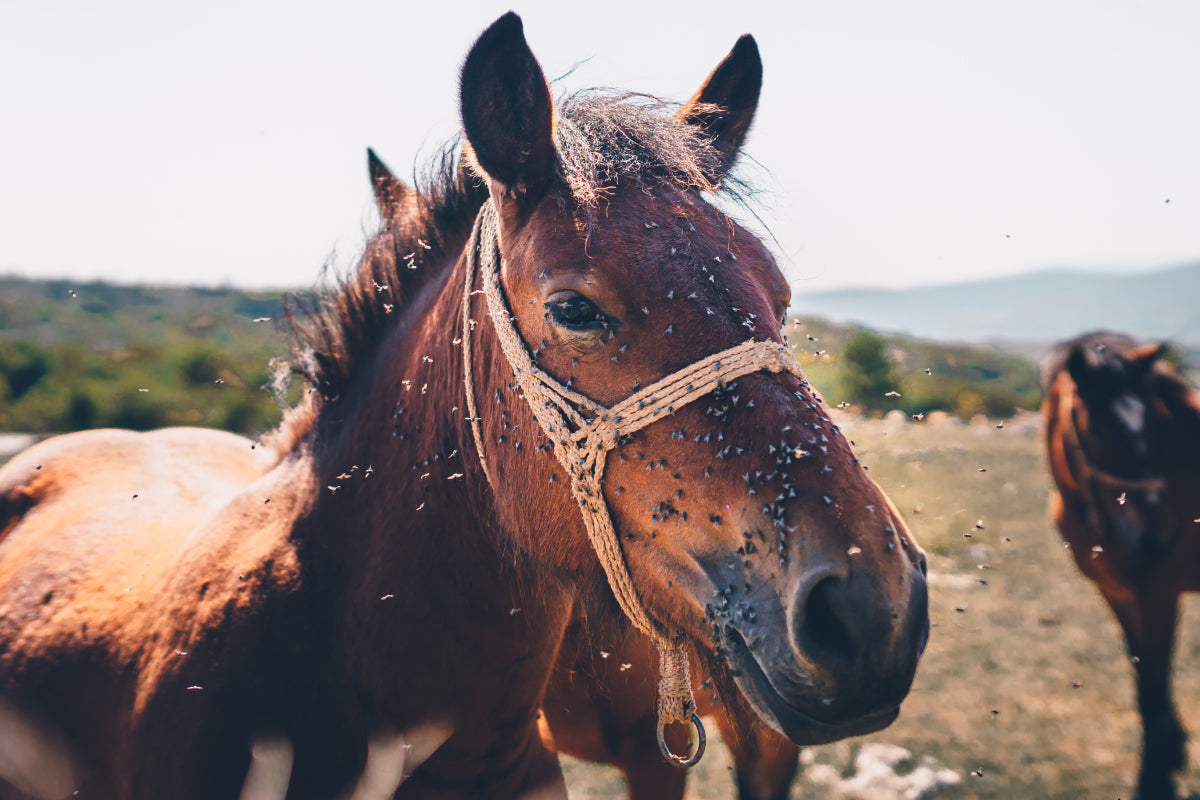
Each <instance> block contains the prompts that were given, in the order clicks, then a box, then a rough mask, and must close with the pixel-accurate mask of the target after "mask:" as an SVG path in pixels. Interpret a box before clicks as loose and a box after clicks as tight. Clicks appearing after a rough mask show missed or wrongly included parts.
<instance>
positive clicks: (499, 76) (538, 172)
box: [460, 11, 557, 202]
mask: <svg viewBox="0 0 1200 800" xmlns="http://www.w3.org/2000/svg"><path fill="white" fill-rule="evenodd" d="M460 98H461V102H462V119H463V131H464V132H465V133H466V138H467V144H468V145H469V146H470V147H469V149H470V151H471V154H473V157H474V160H475V163H476V164H477V165H478V166H479V168H480V169H481V170H482V171H483V172H484V173H485V174H486V176H487V178H488V179H489V183H490V185H491V189H492V194H493V196H498V197H499V198H504V197H512V198H516V199H521V200H524V201H528V202H536V201H537V200H539V199H541V197H542V195H543V194H544V193H545V192H546V190H547V188H548V187H549V185H550V181H551V179H552V177H553V176H554V174H555V163H556V158H557V156H556V154H555V150H554V103H553V100H552V99H551V97H550V87H549V86H548V85H547V84H546V76H545V75H543V74H542V68H541V67H540V66H538V62H537V59H535V58H534V57H533V53H532V52H531V51H530V49H529V45H528V44H527V43H526V42H525V31H524V27H523V26H522V25H521V18H520V17H518V16H517V15H516V14H514V13H513V12H511V11H510V12H508V13H507V14H505V15H504V16H502V17H501V18H500V19H498V20H496V21H495V22H493V23H492V26H491V27H490V28H488V29H487V30H486V31H484V32H483V34H482V35H481V36H480V37H479V40H478V41H476V42H475V45H474V46H473V47H472V48H471V52H470V53H468V54H467V60H466V62H465V63H464V64H463V69H462V84H461V87H460Z"/></svg>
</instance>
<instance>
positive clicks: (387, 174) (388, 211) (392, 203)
mask: <svg viewBox="0 0 1200 800" xmlns="http://www.w3.org/2000/svg"><path fill="white" fill-rule="evenodd" d="M367 171H368V172H370V173H371V188H372V189H373V190H374V192H375V205H377V206H378V207H379V216H381V217H383V224H384V225H387V224H388V223H389V222H390V221H391V219H392V217H394V216H396V214H397V213H398V212H399V211H400V208H401V206H402V205H404V203H405V201H406V200H407V199H408V198H409V197H410V196H411V195H412V189H410V188H408V187H407V186H406V185H405V184H404V182H403V181H401V180H400V179H399V178H397V177H396V176H395V175H393V174H392V171H391V170H390V169H388V168H387V165H386V164H384V163H383V161H382V160H381V159H380V158H379V156H377V155H375V151H374V150H372V149H371V148H369V147H368V148H367Z"/></svg>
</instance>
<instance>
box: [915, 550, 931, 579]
mask: <svg viewBox="0 0 1200 800" xmlns="http://www.w3.org/2000/svg"><path fill="white" fill-rule="evenodd" d="M917 566H918V567H920V568H921V577H923V578H927V577H929V559H928V558H926V556H925V554H924V553H921V557H920V558H919V559H918V560H917Z"/></svg>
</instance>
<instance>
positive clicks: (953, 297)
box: [792, 261, 1200, 349]
mask: <svg viewBox="0 0 1200 800" xmlns="http://www.w3.org/2000/svg"><path fill="white" fill-rule="evenodd" d="M792 310H793V311H794V312H795V313H797V314H800V315H805V316H807V315H816V316H820V317H825V318H828V319H831V320H836V321H840V322H853V323H857V324H860V325H865V326H868V327H870V328H874V329H875V330H881V331H894V332H897V333H905V334H909V335H911V336H918V337H922V338H927V339H937V340H941V341H962V342H1005V341H1008V342H1037V343H1044V342H1052V341H1057V340H1060V339H1064V338H1067V337H1070V336H1073V335H1075V334H1077V333H1080V332H1081V331H1086V330H1092V329H1095V328H1111V329H1114V330H1119V331H1125V332H1128V333H1131V334H1133V335H1134V336H1137V337H1142V338H1148V339H1150V338H1152V339H1172V340H1174V341H1176V342H1179V343H1181V344H1185V345H1188V346H1190V347H1196V346H1200V261H1196V262H1193V263H1189V264H1184V265H1181V266H1176V267H1172V268H1170V269H1163V270H1160V271H1157V272H1146V273H1139V274H1112V273H1100V272H1087V271H1076V270H1066V269H1053V270H1042V271H1039V272H1032V273H1029V274H1026V275H1019V276H1016V277H1009V278H999V279H995V280H986V281H973V282H968V283H956V284H950V285H944V286H932V287H924V288H917V289H904V290H879V289H862V290H857V289H848V290H842V291H829V292H805V291H804V290H803V287H798V288H797V290H796V291H795V293H794V299H793V303H792ZM1035 349H1036V348H1035Z"/></svg>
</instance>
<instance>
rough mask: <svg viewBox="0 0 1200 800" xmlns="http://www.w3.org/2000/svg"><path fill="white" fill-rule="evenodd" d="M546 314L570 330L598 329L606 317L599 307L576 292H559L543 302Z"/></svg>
mask: <svg viewBox="0 0 1200 800" xmlns="http://www.w3.org/2000/svg"><path fill="white" fill-rule="evenodd" d="M543 305H545V307H546V316H547V318H548V319H549V320H550V321H551V322H553V323H554V324H555V325H561V326H562V327H564V328H571V329H572V330H593V329H595V330H600V329H602V328H605V327H607V319H606V318H605V316H604V314H602V313H600V309H598V308H596V306H594V305H592V301H591V300H588V299H587V298H586V297H584V296H583V295H581V294H579V293H578V292H559V293H557V294H555V295H554V296H553V297H551V298H550V300H549V301H548V302H546V303H544V304H543Z"/></svg>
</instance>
